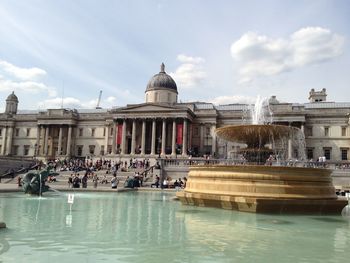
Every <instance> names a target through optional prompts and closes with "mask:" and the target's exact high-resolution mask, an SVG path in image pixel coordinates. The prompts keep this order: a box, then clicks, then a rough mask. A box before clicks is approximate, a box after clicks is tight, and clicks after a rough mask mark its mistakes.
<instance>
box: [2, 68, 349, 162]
mask: <svg viewBox="0 0 350 263" xmlns="http://www.w3.org/2000/svg"><path fill="white" fill-rule="evenodd" d="M326 97H327V94H326V90H325V89H323V90H321V91H315V90H313V89H312V90H311V91H310V92H309V102H308V103H303V104H299V103H280V102H279V101H278V100H277V99H276V97H275V96H272V97H271V98H270V99H269V103H270V105H269V109H270V111H272V113H273V119H272V122H273V123H274V124H280V125H288V126H294V127H298V128H300V129H301V131H302V132H303V133H304V135H305V141H306V158H307V159H309V160H310V159H313V160H316V159H317V158H318V157H319V156H325V157H326V159H327V160H330V161H345V160H348V158H349V148H350V129H349V125H350V120H349V117H350V116H349V115H350V103H337V102H327V100H326ZM18 103H19V100H18V98H17V96H16V95H15V94H14V93H12V94H10V95H9V96H8V97H7V99H6V109H5V112H4V113H1V114H0V156H18V157H28V158H32V157H37V158H42V159H53V158H66V157H86V156H89V157H93V158H100V157H101V158H109V159H113V158H131V157H134V158H150V159H151V158H156V157H169V158H170V157H171V158H179V157H182V156H183V157H187V156H189V155H192V156H203V155H212V156H215V157H218V158H235V152H236V151H237V150H238V149H239V148H240V147H242V146H243V145H240V144H235V143H230V142H226V141H223V140H221V139H219V138H217V137H216V134H215V129H216V128H219V127H223V126H226V125H239V124H244V123H250V116H249V111H250V108H251V105H247V104H228V105H219V106H216V105H213V104H211V103H205V102H191V103H189V102H186V103H179V102H178V91H177V85H176V83H175V81H174V80H173V79H172V78H171V77H170V76H169V75H168V74H167V73H166V72H165V67H164V64H162V65H161V69H160V72H159V73H158V74H156V75H154V76H153V77H152V78H151V79H150V81H149V82H148V84H147V88H146V91H145V102H144V103H140V104H130V105H126V106H125V107H118V108H112V109H88V110H86V109H48V110H42V111H29V110H28V111H27V110H17V107H18ZM287 145H288V158H295V159H298V158H300V156H299V153H298V151H297V149H296V148H295V145H294V144H293V143H292V142H288V144H287Z"/></svg>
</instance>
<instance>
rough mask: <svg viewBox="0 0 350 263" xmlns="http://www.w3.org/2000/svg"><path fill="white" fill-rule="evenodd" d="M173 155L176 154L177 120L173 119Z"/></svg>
mask: <svg viewBox="0 0 350 263" xmlns="http://www.w3.org/2000/svg"><path fill="white" fill-rule="evenodd" d="M171 155H173V156H175V155H176V120H175V119H174V120H173V133H172V138H171Z"/></svg>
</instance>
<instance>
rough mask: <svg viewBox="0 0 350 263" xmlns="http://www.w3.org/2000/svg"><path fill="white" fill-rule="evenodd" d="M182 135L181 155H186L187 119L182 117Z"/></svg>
mask: <svg viewBox="0 0 350 263" xmlns="http://www.w3.org/2000/svg"><path fill="white" fill-rule="evenodd" d="M182 132H183V135H182V155H187V119H184V126H183V131H182Z"/></svg>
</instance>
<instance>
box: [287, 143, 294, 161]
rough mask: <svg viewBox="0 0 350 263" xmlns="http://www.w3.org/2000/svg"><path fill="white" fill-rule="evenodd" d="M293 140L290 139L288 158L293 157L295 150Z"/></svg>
mask: <svg viewBox="0 0 350 263" xmlns="http://www.w3.org/2000/svg"><path fill="white" fill-rule="evenodd" d="M292 148H293V147H292V140H291V139H288V159H292V158H293V152H292Z"/></svg>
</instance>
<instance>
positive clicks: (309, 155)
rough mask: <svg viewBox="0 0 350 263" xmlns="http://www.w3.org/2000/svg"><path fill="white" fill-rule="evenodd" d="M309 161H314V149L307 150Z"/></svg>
mask: <svg viewBox="0 0 350 263" xmlns="http://www.w3.org/2000/svg"><path fill="white" fill-rule="evenodd" d="M307 159H308V160H311V159H312V160H313V159H314V149H313V148H307Z"/></svg>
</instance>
